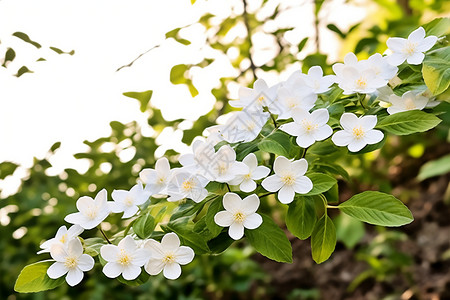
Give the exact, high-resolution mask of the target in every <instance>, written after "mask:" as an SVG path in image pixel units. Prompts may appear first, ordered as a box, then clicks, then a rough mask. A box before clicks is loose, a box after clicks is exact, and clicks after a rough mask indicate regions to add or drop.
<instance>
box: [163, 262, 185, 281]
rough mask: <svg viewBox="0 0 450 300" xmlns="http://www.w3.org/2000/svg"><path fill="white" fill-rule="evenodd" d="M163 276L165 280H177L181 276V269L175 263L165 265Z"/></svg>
mask: <svg viewBox="0 0 450 300" xmlns="http://www.w3.org/2000/svg"><path fill="white" fill-rule="evenodd" d="M163 274H164V277H166V278H167V279H177V278H178V277H180V275H181V267H180V265H179V264H177V263H171V264H167V265H165V267H164V271H163Z"/></svg>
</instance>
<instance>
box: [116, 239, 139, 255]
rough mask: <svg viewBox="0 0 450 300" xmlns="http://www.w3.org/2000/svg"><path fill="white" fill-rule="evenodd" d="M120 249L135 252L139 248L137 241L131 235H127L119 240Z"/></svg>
mask: <svg viewBox="0 0 450 300" xmlns="http://www.w3.org/2000/svg"><path fill="white" fill-rule="evenodd" d="M118 246H119V249H124V250H125V251H126V252H128V253H133V252H134V251H136V249H137V245H136V242H135V241H134V240H133V238H132V237H131V236H130V235H127V236H126V237H125V238H123V239H122V240H121V241H120V242H119V245H118Z"/></svg>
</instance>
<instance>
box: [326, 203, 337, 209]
mask: <svg viewBox="0 0 450 300" xmlns="http://www.w3.org/2000/svg"><path fill="white" fill-rule="evenodd" d="M327 208H339V206H335V205H328V204H327Z"/></svg>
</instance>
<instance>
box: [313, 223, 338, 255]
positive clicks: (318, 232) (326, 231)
mask: <svg viewBox="0 0 450 300" xmlns="http://www.w3.org/2000/svg"><path fill="white" fill-rule="evenodd" d="M335 247H336V229H335V227H334V224H333V221H332V220H331V219H330V217H328V216H327V215H326V214H325V215H323V217H322V218H320V220H319V222H317V223H316V226H315V228H314V231H313V232H312V234H311V253H312V257H313V259H314V261H315V262H316V263H318V264H320V263H323V262H324V261H326V260H327V259H328V258H329V257H330V256H331V254H332V253H333V251H334V248H335Z"/></svg>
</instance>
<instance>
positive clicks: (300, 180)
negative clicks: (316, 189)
mask: <svg viewBox="0 0 450 300" xmlns="http://www.w3.org/2000/svg"><path fill="white" fill-rule="evenodd" d="M312 188H313V183H312V181H311V179H309V178H308V177H306V176H300V177H297V179H296V180H295V185H294V191H295V192H296V193H299V194H306V193H308V192H309V191H311V190H312Z"/></svg>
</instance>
